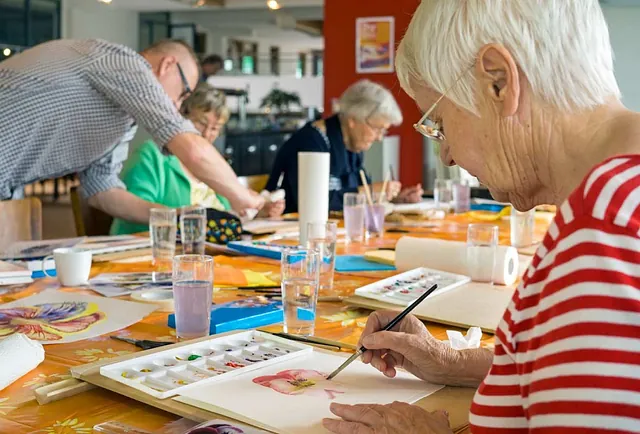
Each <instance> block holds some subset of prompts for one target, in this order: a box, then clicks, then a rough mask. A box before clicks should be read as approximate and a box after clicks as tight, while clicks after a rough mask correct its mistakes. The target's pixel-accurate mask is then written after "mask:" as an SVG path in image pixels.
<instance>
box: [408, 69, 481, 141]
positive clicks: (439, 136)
mask: <svg viewBox="0 0 640 434" xmlns="http://www.w3.org/2000/svg"><path fill="white" fill-rule="evenodd" d="M471 68H473V65H471V66H470V67H469V68H467V69H466V70H465V71H464V72H463V73H462V74H460V77H458V79H457V80H456V81H454V82H453V84H452V85H451V86H449V88H448V89H446V90H445V91H444V92H443V93H442V95H440V98H438V99H437V100H436V102H434V103H433V105H432V106H431V107H429V110H427V111H426V112H425V113H424V115H422V117H421V118H420V120H419V121H418V122H417V123H415V124H413V128H414V129H415V130H416V131H417V132H419V133H420V134H422V135H423V136H425V137H426V138H428V139H432V140H435V141H437V142H442V141H444V140H446V138H445V136H444V133H443V132H442V125H440V123H439V122H433V121H430V120H429V115H430V114H431V113H432V112H433V110H434V109H435V108H436V106H437V105H438V104H439V103H440V101H442V99H443V98H444V97H445V96H446V95H447V93H449V91H450V90H451V89H453V87H454V86H455V85H456V84H458V82H460V80H462V77H464V75H465V74H466V73H467V72H469V71H471ZM427 121H428V122H429V123H430V124H431V125H425V122H427Z"/></svg>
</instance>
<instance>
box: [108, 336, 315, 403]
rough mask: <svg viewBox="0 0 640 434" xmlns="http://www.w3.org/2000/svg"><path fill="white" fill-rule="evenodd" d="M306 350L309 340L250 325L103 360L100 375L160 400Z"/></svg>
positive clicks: (309, 348) (288, 358)
mask: <svg viewBox="0 0 640 434" xmlns="http://www.w3.org/2000/svg"><path fill="white" fill-rule="evenodd" d="M311 351H313V348H312V347H310V346H308V345H304V344H301V343H298V342H293V341H290V340H287V339H282V338H279V337H277V336H273V335H270V334H268V333H262V332H258V331H255V330H253V331H246V332H241V333H236V334H233V335H229V336H221V337H212V338H211V339H209V340H205V341H200V342H197V343H194V344H192V345H186V346H181V347H178V348H173V349H167V350H166V351H160V352H156V353H154V354H149V355H147V356H141V357H138V358H135V359H131V360H126V361H123V362H119V363H114V364H111V365H106V366H103V367H101V368H100V374H101V375H103V376H105V377H108V378H111V379H112V380H115V381H117V382H119V383H122V384H125V385H127V386H130V387H133V388H134V389H137V390H140V391H142V392H145V393H147V394H149V395H151V396H153V397H155V398H159V399H165V398H170V397H172V396H176V395H179V394H180V393H181V392H184V391H185V390H187V389H190V388H193V387H196V386H200V385H203V384H209V383H213V382H216V381H218V380H222V379H224V380H226V379H228V378H231V377H234V376H237V375H241V374H243V373H246V372H250V371H253V370H255V369H260V368H263V367H265V366H270V365H273V364H276V363H280V362H283V361H286V360H290V359H293V358H296V357H299V356H302V355H304V354H308V353H310V352H311Z"/></svg>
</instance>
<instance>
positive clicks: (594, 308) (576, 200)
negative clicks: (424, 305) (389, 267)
mask: <svg viewBox="0 0 640 434" xmlns="http://www.w3.org/2000/svg"><path fill="white" fill-rule="evenodd" d="M397 70H398V75H399V77H400V82H401V84H402V86H403V88H404V89H405V90H406V91H407V92H408V93H409V95H411V96H412V97H413V98H414V99H415V100H416V101H417V103H418V105H419V106H420V107H421V108H422V109H423V110H424V111H425V115H424V116H423V119H422V120H421V121H420V122H418V124H416V129H417V130H418V131H419V132H420V133H422V134H424V135H426V136H428V137H430V138H432V139H435V140H437V141H439V142H440V143H441V150H440V152H441V158H442V159H443V160H444V162H445V163H447V164H458V165H460V166H461V167H463V168H465V169H467V170H468V171H469V172H470V173H472V174H473V175H475V176H477V177H478V178H479V179H480V180H481V181H482V182H483V183H484V184H485V185H487V186H488V187H489V189H490V190H491V192H492V194H493V196H494V197H495V198H496V199H498V200H501V201H509V202H511V203H512V204H513V205H514V206H515V207H516V208H517V209H520V210H527V209H531V208H532V207H534V206H535V205H537V204H543V203H553V204H556V205H557V206H558V208H559V212H558V214H557V216H556V218H555V219H554V221H553V222H552V224H551V226H550V228H549V231H548V233H547V234H546V236H545V238H544V240H543V242H542V245H541V246H540V247H539V249H538V251H537V252H536V255H535V257H534V259H533V262H532V264H531V266H530V268H529V269H528V271H527V273H526V274H525V276H524V278H523V280H522V282H521V283H520V285H519V287H518V288H517V290H516V292H515V295H514V297H513V299H512V301H511V303H510V304H509V306H508V307H507V310H506V312H505V314H504V317H503V319H502V321H501V322H500V324H499V325H498V328H497V331H496V335H495V351H493V352H491V351H489V350H487V349H482V348H480V349H472V350H463V351H454V350H452V349H451V348H449V347H448V346H447V345H446V344H445V343H443V342H440V341H438V340H436V339H434V338H433V337H432V336H431V335H430V334H429V332H428V331H427V329H426V328H425V327H424V325H423V324H422V323H421V322H420V321H418V320H417V319H416V318H415V317H407V318H406V319H405V320H404V321H403V322H402V323H401V324H399V325H398V327H397V328H396V329H394V330H393V331H391V332H384V331H380V330H381V329H382V327H383V326H384V325H386V324H387V323H388V322H389V321H390V319H391V318H392V317H393V316H394V315H395V314H394V313H390V312H378V313H374V314H373V315H372V316H371V317H370V319H369V321H368V322H367V326H366V328H365V330H364V332H363V336H362V339H361V344H363V345H364V346H365V347H366V348H367V349H368V350H369V351H366V352H365V353H364V355H363V361H364V362H365V363H371V365H372V366H374V367H375V368H377V369H378V370H380V371H381V372H382V373H383V374H384V375H386V376H387V377H394V376H395V374H396V369H398V368H404V369H406V370H407V371H409V372H411V373H413V374H414V375H416V376H417V377H419V378H421V379H423V380H426V381H431V382H435V383H441V384H442V383H443V384H447V385H453V386H472V387H478V386H479V388H478V390H477V392H476V395H475V398H474V400H473V403H472V406H471V414H470V425H471V432H472V433H473V434H480V433H523V434H524V433H533V432H535V433H562V434H565V433H581V434H583V433H616V434H621V433H632V432H633V433H638V432H640V240H639V236H640V235H639V230H640V206H639V205H640V155H639V150H640V115H638V114H637V113H634V112H632V111H630V110H628V109H626V108H625V107H624V106H623V105H622V103H621V102H620V92H619V90H618V85H617V83H616V79H615V77H614V73H613V61H612V52H611V45H610V42H609V34H608V30H607V25H606V22H605V19H604V16H603V14H602V11H601V9H600V6H599V5H598V1H597V0H508V1H507V0H423V1H422V3H421V4H420V6H419V8H418V10H417V12H416V13H415V15H414V17H413V20H412V22H411V24H410V26H409V28H408V29H407V33H406V35H405V37H404V40H403V41H402V43H401V44H400V47H399V49H398V56H397ZM381 393H384V391H381ZM331 410H332V412H333V413H334V414H336V415H337V416H339V417H341V418H342V419H343V420H334V419H327V420H325V427H326V428H328V429H329V430H330V431H332V432H335V433H349V434H364V433H437V434H441V433H443V434H444V433H451V428H450V427H449V424H448V420H447V416H446V413H444V412H442V411H440V412H433V413H430V412H427V411H424V410H422V409H420V408H419V407H417V406H413V405H408V404H403V403H394V404H390V405H386V406H368V405H358V406H345V405H338V404H333V405H332V407H331Z"/></svg>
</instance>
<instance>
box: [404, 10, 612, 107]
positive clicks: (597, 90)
mask: <svg viewBox="0 0 640 434" xmlns="http://www.w3.org/2000/svg"><path fill="white" fill-rule="evenodd" d="M489 43H498V44H502V45H503V46H504V47H505V48H507V49H508V50H509V51H510V53H511V55H512V56H513V57H514V59H515V61H516V63H517V64H518V66H519V68H520V70H521V71H522V72H523V73H524V75H525V76H526V77H527V79H528V80H529V83H530V84H531V87H532V90H533V93H534V95H535V97H536V98H537V99H538V100H539V101H542V102H543V103H545V104H548V105H549V106H551V107H556V108H559V109H564V110H576V109H588V108H592V107H594V106H597V105H601V104H604V103H605V102H606V100H607V99H609V98H611V97H616V98H619V97H620V89H619V88H618V84H617V82H616V78H615V76H614V73H613V53H612V50H611V43H610V41H609V30H608V28H607V23H606V21H605V19H604V16H603V14H602V9H601V8H600V5H599V4H598V1H597V0H422V2H421V4H420V6H419V7H418V10H417V11H416V13H415V15H414V16H413V18H412V20H411V24H409V28H408V29H407V32H406V34H405V36H404V39H403V40H402V42H401V43H400V46H399V48H398V54H397V57H396V69H397V72H398V78H399V80H400V84H401V86H402V88H403V89H404V90H405V91H406V92H407V93H408V94H409V95H410V96H412V97H413V98H414V99H415V94H414V90H413V89H412V88H411V84H414V85H415V84H418V85H421V84H425V85H427V86H429V87H430V88H432V89H434V90H436V91H437V92H440V93H443V92H444V91H445V90H446V89H448V88H449V87H450V86H451V85H452V84H453V83H454V82H455V80H456V78H458V77H462V79H461V80H460V82H459V83H457V84H456V85H455V86H454V87H453V88H452V89H451V90H450V91H449V93H448V94H447V97H448V98H449V99H450V100H451V101H452V102H453V103H455V104H456V105H458V106H460V107H463V108H465V109H467V110H469V111H470V112H472V113H475V114H478V112H477V110H476V103H475V78H474V76H473V74H472V73H466V71H467V69H469V68H470V67H471V66H472V65H473V64H474V62H475V59H476V55H477V54H478V51H479V50H480V48H481V47H482V46H483V45H485V44H489ZM463 74H464V75H463Z"/></svg>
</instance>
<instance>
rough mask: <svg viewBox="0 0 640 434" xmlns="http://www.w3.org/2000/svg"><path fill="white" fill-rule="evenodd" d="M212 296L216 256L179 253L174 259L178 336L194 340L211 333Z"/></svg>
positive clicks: (174, 291)
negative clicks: (214, 257) (214, 258)
mask: <svg viewBox="0 0 640 434" xmlns="http://www.w3.org/2000/svg"><path fill="white" fill-rule="evenodd" d="M212 297H213V258H212V257H211V256H206V255H180V256H176V257H175V258H174V260H173V298H174V304H175V315H176V335H177V336H178V338H180V339H195V338H200V337H203V336H208V335H209V318H210V315H211V313H210V312H211V302H212Z"/></svg>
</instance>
